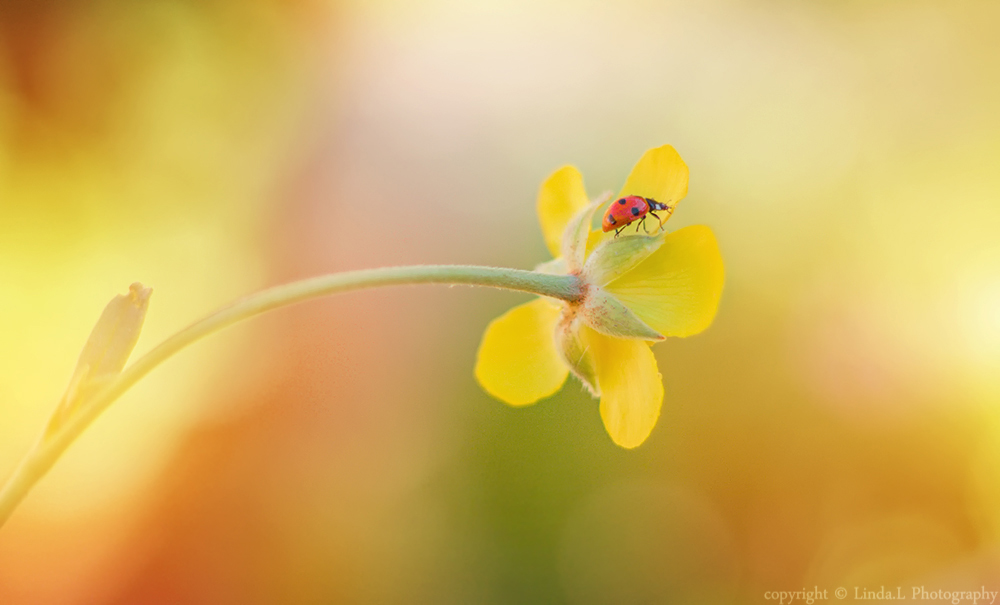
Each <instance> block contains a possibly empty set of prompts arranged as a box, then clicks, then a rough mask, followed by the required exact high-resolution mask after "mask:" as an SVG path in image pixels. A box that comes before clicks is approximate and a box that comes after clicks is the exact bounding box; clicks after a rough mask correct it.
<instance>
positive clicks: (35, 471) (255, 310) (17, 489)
mask: <svg viewBox="0 0 1000 605" xmlns="http://www.w3.org/2000/svg"><path fill="white" fill-rule="evenodd" d="M405 284H464V285H470V286H489V287H492V288H501V289H504V290H517V291H520V292H530V293H532V294H539V295H541V296H548V297H551V298H558V299H561V300H566V301H571V302H572V301H576V300H579V298H580V296H581V289H580V280H579V278H577V277H576V276H573V275H548V274H544V273H535V272H533V271H521V270H518V269H499V268H494V267H473V266H460V265H426V266H415V267H386V268H382V269H365V270H362V271H350V272H347V273H334V274H329V275H321V276H319V277H313V278H309V279H304V280H302V281H297V282H292V283H290V284H285V285H282V286H277V287H274V288H270V289H268V290H264V291H262V292H258V293H256V294H252V295H250V296H247V297H245V298H242V299H240V300H237V301H236V302H234V303H232V304H230V305H228V306H226V307H223V308H221V309H219V310H218V311H216V312H214V313H212V314H211V315H208V316H207V317H205V318H204V319H201V320H199V321H196V322H195V323H193V324H191V325H190V326H188V327H187V328H184V329H183V330H181V331H180V332H178V333H176V334H174V335H173V336H171V337H170V338H168V339H166V340H165V341H163V342H162V343H161V344H159V345H158V346H157V347H155V348H154V349H152V350H151V351H150V352H149V353H146V355H144V356H143V357H141V358H140V359H138V360H136V361H135V363H133V364H132V365H130V366H129V367H127V368H125V370H124V371H122V373H121V374H119V375H118V376H117V377H116V378H115V380H114V381H113V382H111V384H109V385H108V386H106V387H105V388H103V389H102V390H101V391H100V392H98V393H96V394H95V395H94V396H93V398H92V399H90V400H89V401H87V402H86V403H85V404H84V405H83V406H81V408H80V409H79V410H78V411H77V412H76V413H75V414H73V415H72V416H71V417H69V418H68V419H66V421H65V422H64V423H63V424H62V425H61V426H60V427H59V429H58V430H56V431H55V432H53V433H50V434H48V435H45V434H44V433H43V436H42V437H41V438H40V439H39V440H38V442H37V443H36V444H35V446H34V447H33V448H32V449H31V450H30V451H29V452H28V453H27V455H26V456H25V457H24V459H23V460H22V461H21V464H20V465H19V466H18V467H17V469H16V470H15V471H14V474H13V475H12V476H11V477H10V478H9V479H8V480H7V483H6V484H5V485H4V486H3V489H2V490H0V526H3V524H4V523H5V522H6V521H7V519H8V518H9V517H10V515H11V513H13V512H14V509H15V508H17V506H18V504H20V502H21V501H22V500H23V499H24V497H25V496H26V495H27V494H28V492H29V491H30V490H31V488H32V487H33V486H34V485H35V484H36V483H37V482H38V480H39V479H41V478H42V477H43V476H44V475H45V473H47V472H48V471H49V469H51V468H52V465H53V464H55V462H56V461H57V460H58V459H59V457H60V456H62V454H63V452H65V451H66V448H68V447H69V446H70V444H72V443H73V441H74V440H76V438H77V437H79V436H80V434H81V433H83V431H84V430H85V429H86V428H87V427H88V426H89V425H90V423H91V422H93V421H94V420H95V419H96V418H97V417H98V416H99V415H100V414H101V412H103V411H104V410H105V409H107V408H108V406H109V405H111V404H112V403H114V401H115V400H116V399H118V398H119V397H121V396H122V394H124V393H125V391H127V390H128V389H129V388H131V387H132V385H134V384H135V383H137V382H139V380H141V379H142V378H143V377H144V376H146V374H149V372H151V371H152V370H153V368H155V367H156V366H158V365H160V364H161V363H163V362H164V361H166V360H167V359H169V358H170V357H172V356H173V355H174V354H176V353H177V352H179V351H181V350H182V349H184V348H185V347H187V346H188V345H190V344H192V343H194V342H195V341H197V340H200V339H201V338H203V337H205V336H208V335H209V334H212V333H213V332H217V331H219V330H221V329H222V328H225V327H227V326H230V325H232V324H234V323H236V322H239V321H242V320H244V319H247V318H250V317H253V316H255V315H260V314H261V313H264V312H265V311H270V310H271V309H277V308H279V307H286V306H289V305H293V304H295V303H298V302H302V301H304V300H309V299H311V298H318V297H320V296H328V295H330V294H338V293H341V292H348V291H351V290H362V289H367V288H377V287H382V286H398V285H405Z"/></svg>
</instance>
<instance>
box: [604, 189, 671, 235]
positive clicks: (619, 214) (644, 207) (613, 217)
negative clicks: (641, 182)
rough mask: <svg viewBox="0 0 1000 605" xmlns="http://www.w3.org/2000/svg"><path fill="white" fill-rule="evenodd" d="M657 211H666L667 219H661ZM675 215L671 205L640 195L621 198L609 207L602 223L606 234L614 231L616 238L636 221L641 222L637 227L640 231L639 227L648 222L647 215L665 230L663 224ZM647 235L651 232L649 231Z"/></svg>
mask: <svg viewBox="0 0 1000 605" xmlns="http://www.w3.org/2000/svg"><path fill="white" fill-rule="evenodd" d="M656 210H666V211H667V216H666V218H660V217H659V215H657V214H656V212H655V211H656ZM673 213H674V207H673V206H670V205H669V204H661V203H660V202H658V201H656V200H654V199H653V198H648V197H640V196H638V195H626V196H625V197H623V198H619V199H618V200H617V201H616V202H614V203H613V204H611V205H610V206H609V207H608V211H607V212H606V213H605V214H604V221H603V222H602V223H601V227H602V228H603V229H604V232H605V233H607V232H608V231H611V230H612V229H614V230H615V237H618V234H619V233H621V232H622V230H623V229H625V227H628V226H629V225H631V224H632V223H633V222H635V221H639V224H638V225H636V226H635V230H636V231H639V227H641V226H642V225H643V223H645V222H646V215H647V214H649V215H652V216H653V217H655V218H656V219H657V220H658V221H660V229H663V223H664V222H665V221H666V220H667V219H668V218H670V215H671V214H673ZM647 233H649V232H648V231H647Z"/></svg>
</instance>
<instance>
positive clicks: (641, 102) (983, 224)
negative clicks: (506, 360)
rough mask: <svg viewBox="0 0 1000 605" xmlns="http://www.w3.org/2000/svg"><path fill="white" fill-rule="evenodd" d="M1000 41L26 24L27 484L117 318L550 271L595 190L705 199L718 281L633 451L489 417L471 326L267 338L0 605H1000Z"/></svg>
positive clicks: (742, 14) (8, 266) (770, 19)
mask: <svg viewBox="0 0 1000 605" xmlns="http://www.w3.org/2000/svg"><path fill="white" fill-rule="evenodd" d="M997 31H1000V8H998V7H997V6H996V4H995V3H989V2H980V3H965V2H960V3H945V2H922V1H914V2H812V3H808V2H783V3H782V2H759V1H750V0H712V1H709V2H694V3H692V2H659V3H650V2H620V3H592V2H582V3H567V2H558V1H548V0H538V1H534V2H516V1H515V2H505V3H497V2H460V3H459V2H445V1H436V0H431V1H428V2H400V1H395V0H384V1H382V2H364V3H362V2H347V3H342V4H334V3H330V2H325V1H322V0H280V1H279V0H214V1H212V2H188V1H182V0H151V1H142V2H125V1H121V0H96V1H92V2H74V1H70V0H41V1H38V2H28V1H25V0H14V1H10V2H2V3H0V335H2V336H0V473H4V474H5V473H6V472H8V471H9V470H10V469H11V468H12V467H13V465H14V464H15V462H16V460H17V458H18V456H20V455H21V454H22V453H23V452H24V451H25V449H26V448H27V447H28V446H29V444H30V443H31V440H32V439H34V437H35V436H36V435H37V434H38V432H39V430H41V428H42V426H43V425H44V422H45V419H46V418H47V417H48V415H49V414H50V413H51V411H52V410H53V408H54V406H55V405H56V404H57V402H58V400H59V398H60V396H61V394H62V392H63V389H64V388H65V387H66V385H67V383H68V382H69V380H70V377H71V374H72V372H73V368H74V364H75V363H76V360H77V355H78V354H79V352H80V349H81V347H82V346H83V343H84V342H85V341H86V339H87V335H88V334H89V331H90V329H91V327H92V326H93V323H94V320H95V318H96V317H98V315H99V314H100V312H101V309H102V308H103V305H104V304H105V303H107V301H108V299H109V298H110V296H111V295H112V294H114V293H117V292H122V291H123V288H124V287H126V286H127V285H128V284H129V283H132V282H133V281H136V280H139V281H142V283H143V284H145V285H147V286H151V287H153V288H154V289H155V291H156V294H155V296H154V297H153V298H152V299H151V304H150V309H149V314H148V317H147V320H146V325H145V327H144V329H143V335H142V338H141V339H140V341H139V343H138V345H137V347H136V354H141V353H143V352H144V351H146V350H148V349H149V348H150V347H151V346H153V345H154V344H155V343H157V342H159V341H160V340H162V339H163V338H164V337H165V336H167V335H168V334H169V333H172V332H173V331H175V330H176V329H178V328H181V327H183V326H184V325H186V324H187V323H189V322H190V321H192V320H194V319H195V318H196V317H198V316H200V315H202V314H203V313H205V312H207V311H209V310H210V309H211V308H213V307H215V306H217V305H219V304H222V303H224V302H226V301H228V300H230V299H232V298H233V297H235V296H238V295H240V294H242V293H245V292H247V291H250V290H253V289H255V288H257V287H260V286H263V285H265V284H273V283H278V282H281V281H287V280H290V279H294V278H298V277H304V276H306V275H311V274H315V273H319V272H322V271H332V270H342V269H353V268H361V267H372V266H380V265H390V264H410V263H418V262H434V263H460V262H461V263H465V262H467V263H482V264H491V265H500V266H513V267H522V268H531V267H533V266H534V263H536V262H538V260H539V259H542V258H546V257H547V256H548V253H547V249H546V246H545V243H544V240H543V238H540V237H538V235H537V219H536V217H535V213H534V211H533V208H532V203H533V201H534V200H535V199H536V194H537V191H538V184H539V182H540V181H541V179H543V178H544V177H545V175H546V174H549V172H550V171H551V169H552V168H553V167H555V166H560V165H563V164H565V163H571V164H573V165H575V166H579V168H580V170H581V172H582V173H583V174H585V175H586V178H587V183H586V184H587V189H588V190H589V191H590V192H592V193H596V192H600V191H604V190H611V191H617V189H618V187H619V185H621V178H622V175H625V174H627V172H628V170H629V167H630V166H631V164H632V162H633V161H634V159H635V158H636V157H638V156H639V154H641V152H642V151H643V150H644V149H647V148H649V147H650V146H652V145H656V144H659V143H660V142H662V141H669V142H671V143H672V144H673V145H675V146H676V147H677V148H678V149H679V150H681V151H682V152H683V154H684V159H685V161H686V162H687V164H688V165H689V166H690V167H691V172H692V182H691V191H690V193H689V195H688V196H687V198H685V200H684V202H683V204H682V206H681V207H680V208H679V209H678V211H677V212H676V213H675V214H674V216H673V218H672V219H671V220H670V223H669V226H670V229H671V230H680V229H681V228H683V227H686V226H689V225H698V224H705V225H711V227H712V229H713V231H714V232H715V234H716V235H717V237H718V242H719V245H720V246H721V249H722V254H723V256H724V257H725V259H726V270H727V281H726V293H725V297H724V299H723V302H722V308H721V309H720V312H719V315H718V317H717V319H716V320H715V322H714V323H713V325H712V328H711V329H710V330H708V331H706V332H704V333H703V334H700V335H698V336H696V337H693V338H689V339H685V340H671V339H668V340H667V341H666V342H665V343H663V344H660V345H657V346H656V347H655V348H653V349H652V350H653V352H654V353H655V356H656V361H657V364H658V366H659V368H660V370H661V372H662V374H663V376H664V381H663V383H662V384H663V385H664V389H665V397H666V399H667V401H669V402H671V403H670V405H667V406H664V408H663V412H662V417H661V418H660V419H659V421H658V424H657V427H658V428H657V429H656V431H655V432H654V434H653V437H652V438H650V439H649V440H648V441H647V442H646V443H645V444H644V445H643V446H642V447H641V448H639V449H637V450H633V451H624V450H621V449H620V448H618V447H617V446H615V445H614V444H613V443H612V442H611V441H610V440H609V439H608V438H607V436H606V434H605V430H604V428H603V423H602V421H601V418H600V415H599V414H598V413H597V411H596V410H595V408H596V407H597V406H598V404H597V402H596V401H594V400H592V399H591V398H590V397H589V395H587V394H586V393H585V392H584V390H583V389H582V388H581V387H579V386H577V384H576V383H571V384H572V385H573V387H570V386H567V387H566V388H563V389H562V390H561V391H560V392H558V393H557V394H555V395H554V396H552V397H551V398H550V399H548V400H547V401H546V402H545V405H535V406H530V407H525V408H512V407H508V406H502V405H498V404H497V403H496V401H495V400H493V399H492V398H491V397H490V396H489V395H488V394H486V393H484V392H483V391H482V390H481V389H480V388H479V387H478V385H477V384H476V382H475V379H474V378H473V375H472V369H473V360H474V358H475V352H476V347H477V345H478V342H479V338H480V336H481V335H482V332H483V329H484V326H486V325H487V324H488V323H489V322H490V320H491V319H493V318H495V317H498V316H501V315H502V314H503V313H504V312H505V311H506V310H509V309H511V308H513V307H515V306H517V305H519V304H523V303H526V302H528V300H529V299H528V297H526V296H519V295H515V294H504V293H499V292H493V291H484V290H472V289H467V288H454V289H449V288H432V287H427V288H408V289H399V290H384V291H377V292H371V293H361V294H357V295H350V296H345V297H342V298H338V299H332V300H330V301H323V302H317V303H310V304H307V305H302V306H301V307H297V308H294V309H289V310H287V311H284V312H279V313H277V314H275V315H273V316H270V317H265V318H262V319H261V321H258V322H255V323H253V324H248V325H246V326H242V327H238V328H235V329H233V330H231V331H230V332H228V333H224V334H220V335H219V336H218V337H216V338H214V339H212V340H208V341H205V342H204V343H203V344H200V345H198V346H197V347H196V348H193V349H191V350H190V351H187V352H186V353H185V354H184V355H182V356H180V357H178V358H177V359H175V360H173V361H171V362H170V363H169V364H166V365H165V366H164V367H162V368H160V369H158V370H157V371H156V372H155V373H154V374H152V375H151V376H150V377H149V378H148V379H147V381H145V382H143V383H142V384H140V385H139V387H138V388H137V389H135V390H134V391H133V392H131V393H130V394H129V395H128V396H126V397H125V398H124V399H123V400H122V401H120V402H119V403H118V404H116V405H115V406H114V408H112V409H111V410H110V411H109V413H107V414H106V415H105V416H103V417H102V418H101V419H100V420H99V421H98V422H97V423H96V424H95V426H94V427H93V428H92V429H91V431H89V432H88V433H87V434H86V435H85V436H84V438H83V440H82V441H81V442H79V443H78V444H76V445H75V446H74V447H73V448H72V449H71V450H70V451H69V454H68V456H67V457H66V458H65V459H64V460H62V461H61V462H60V464H59V465H58V466H57V467H56V468H55V470H54V472H53V474H52V475H50V476H49V477H48V478H47V479H46V480H45V481H44V482H43V483H42V485H40V488H39V490H38V491H36V492H34V493H33V494H32V495H31V496H30V497H29V498H28V499H27V500H26V501H25V503H24V507H23V508H22V509H20V510H19V511H18V513H17V514H16V515H15V516H14V517H13V518H12V519H11V521H10V523H9V524H8V525H7V526H5V527H4V528H3V530H2V531H0V602H2V603H4V604H5V605H6V604H8V603H10V604H13V605H21V604H45V605H52V604H55V605H76V604H81V605H82V604H85V603H86V604H89V603H112V604H113V603H121V604H126V603H127V604H132V603H212V604H217V603H241V604H246V603H251V604H252V603H276V602H286V603H302V602H314V603H315V602H320V603H331V602H381V603H387V602H397V603H413V602H435V603H436V602H440V603H449V602H450V603H455V602H458V603H472V602H475V603H520V602H572V603H607V602H621V603H627V602H654V603H655V602H677V603H725V604H731V603H747V604H749V603H760V602H762V600H763V598H762V595H763V592H764V591H766V590H778V589H792V588H799V587H802V586H812V585H814V584H819V585H820V586H824V587H827V588H830V589H832V588H835V587H836V586H838V585H841V584H845V585H851V584H853V583H859V584H861V583H864V584H867V585H868V586H869V587H877V586H879V585H882V584H885V585H886V586H895V585H897V584H902V585H904V586H906V585H909V584H911V583H912V584H917V585H920V584H923V585H926V586H927V587H928V588H929V589H930V588H932V587H933V586H947V587H949V588H968V589H972V588H973V587H976V586H978V585H981V584H983V585H986V586H988V587H992V589H994V590H995V589H997V588H998V587H1000V586H998V585H1000V579H998V577H1000V557H998V556H997V552H998V546H1000V513H998V511H1000V382H998V376H1000V311H998V309H1000V272H998V270H997V267H1000V238H997V233H998V232H1000V203H998V200H1000V173H998V171H997V170H996V166H997V165H1000V146H998V141H1000V113H998V112H997V107H1000V84H998V83H1000V39H998V36H997V35H996V32H997Z"/></svg>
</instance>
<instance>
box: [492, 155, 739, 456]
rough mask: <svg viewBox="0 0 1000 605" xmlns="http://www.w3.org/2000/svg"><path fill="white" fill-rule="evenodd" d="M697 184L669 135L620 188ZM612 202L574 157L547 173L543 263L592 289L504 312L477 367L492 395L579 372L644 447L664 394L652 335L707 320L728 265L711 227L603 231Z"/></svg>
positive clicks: (668, 189)
mask: <svg viewBox="0 0 1000 605" xmlns="http://www.w3.org/2000/svg"><path fill="white" fill-rule="evenodd" d="M687 186H688V168H687V165H686V164H685V163H684V161H683V160H682V159H681V157H680V155H678V154H677V152H676V151H675V150H674V148H673V147H671V146H669V145H664V146H662V147H657V148H655V149H650V150H649V151H647V152H646V153H645V154H644V155H643V156H642V158H641V159H640V160H639V162H638V163H637V164H636V165H635V167H634V168H633V169H632V172H631V174H629V177H628V179H626V181H625V185H624V187H623V188H622V190H621V192H620V194H619V195H618V198H621V197H625V196H628V195H637V196H641V197H644V198H648V199H655V200H657V201H660V202H663V203H667V204H669V205H670V206H671V207H672V208H673V207H675V206H676V204H677V203H678V202H679V201H680V200H681V199H682V198H683V197H684V196H685V195H687ZM618 198H615V199H618ZM606 201H607V198H606V197H605V198H604V199H601V200H598V201H595V202H593V203H590V202H589V200H588V198H587V194H586V190H585V189H584V186H583V177H582V176H581V175H580V172H579V171H578V170H577V169H576V168H574V167H572V166H565V167H563V168H560V169H559V170H557V171H556V172H554V173H553V174H552V175H551V176H550V177H549V178H548V179H546V181H545V182H544V183H543V184H542V187H541V190H540V191H539V195H538V218H539V222H540V223H541V226H542V233H543V235H544V237H545V242H546V244H547V246H548V248H549V250H550V251H551V252H552V255H553V256H554V257H555V259H554V260H553V261H550V262H548V263H544V264H543V265H540V266H539V267H538V268H537V269H536V270H538V271H541V272H545V273H564V274H569V275H574V276H576V277H578V278H579V279H580V280H581V282H582V291H583V293H584V294H583V296H582V297H581V299H580V300H578V301H573V302H566V301H561V300H554V299H549V298H545V297H540V298H537V299H535V300H533V301H531V302H529V303H525V304H523V305H520V306H517V307H514V308H513V309H511V310H510V311H508V312H507V313H505V314H504V315H501V316H500V317H498V318H497V319H495V320H493V322H491V323H490V325H489V326H488V327H487V328H486V333H485V334H484V335H483V340H482V343H481V344H480V346H479V353H478V357H477V360H476V370H475V373H476V378H477V379H478V380H479V383H480V384H481V385H482V386H483V388H484V389H486V391H487V392H489V393H490V394H491V395H493V396H494V397H496V398H498V399H500V400H502V401H504V402H506V403H508V404H510V405H514V406H523V405H529V404H532V403H535V402H536V401H538V400H540V399H544V398H545V397H548V396H550V395H553V394H554V393H556V392H557V391H558V390H559V389H560V388H561V387H562V385H563V383H564V382H565V381H566V377H567V376H568V375H569V373H570V372H572V373H573V374H574V375H576V376H577V378H579V379H580V380H581V382H583V384H584V385H585V386H586V387H587V388H588V390H589V391H590V392H591V393H592V394H593V395H594V396H595V397H600V400H601V403H600V412H601V418H602V420H603V421H604V426H605V428H606V429H607V431H608V434H609V435H610V436H611V438H612V439H613V440H614V442H615V443H617V444H618V445H620V446H622V447H625V448H633V447H636V446H638V445H640V444H641V443H642V442H643V441H645V440H646V438H647V437H648V436H649V434H650V432H651V431H652V430H653V427H654V426H655V425H656V421H657V419H658V418H659V416H660V408H661V406H662V404H663V381H662V377H661V375H660V372H659V370H658V368H657V365H656V358H655V357H654V356H653V353H652V351H651V350H650V345H651V344H653V343H655V342H657V341H659V340H663V339H664V338H665V337H669V336H676V337H684V336H691V335H694V334H697V333H699V332H701V331H702V330H704V329H706V328H707V327H708V326H709V325H710V324H711V323H712V319H713V318H714V317H715V313H716V310H717V308H718V305H719V297H720V296H721V294H722V285H723V281H724V275H725V274H724V269H723V265H722V256H721V255H720V253H719V248H718V244H717V243H716V240H715V236H714V235H713V233H712V231H711V229H709V228H708V227H706V226H703V225H696V226H692V227H686V228H683V229H679V230H677V231H674V232H672V233H667V232H659V233H654V234H652V235H648V234H642V233H636V234H628V235H623V236H621V237H614V234H612V233H603V232H601V231H599V230H593V229H592V228H591V223H592V221H593V216H594V213H595V212H596V210H597V209H598V208H599V207H601V206H603V204H604V203H605V202H606Z"/></svg>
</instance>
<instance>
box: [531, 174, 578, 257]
mask: <svg viewBox="0 0 1000 605" xmlns="http://www.w3.org/2000/svg"><path fill="white" fill-rule="evenodd" d="M588 203H589V202H588V200H587V191H586V190H585V189H584V188H583V177H582V176H581V175H580V171H579V170H577V169H576V168H575V167H574V166H563V167H562V168H560V169H559V170H556V171H555V172H553V173H552V174H551V175H550V176H549V178H547V179H545V182H544V183H542V187H541V189H540V190H539V191H538V222H539V223H540V224H541V225H542V235H544V236H545V245H546V246H548V247H549V252H551V253H552V256H553V257H558V256H559V244H560V242H561V241H562V236H563V231H565V230H566V225H567V224H568V223H569V219H570V218H572V217H573V215H574V214H576V213H577V211H579V210H580V209H581V208H583V207H584V206H586V205H587V204H588Z"/></svg>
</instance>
